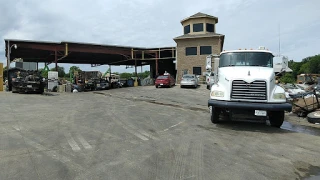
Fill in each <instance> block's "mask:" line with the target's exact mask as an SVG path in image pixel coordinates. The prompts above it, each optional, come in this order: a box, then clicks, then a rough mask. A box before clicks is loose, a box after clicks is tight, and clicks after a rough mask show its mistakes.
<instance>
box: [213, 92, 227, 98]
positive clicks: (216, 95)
mask: <svg viewBox="0 0 320 180" xmlns="http://www.w3.org/2000/svg"><path fill="white" fill-rule="evenodd" d="M211 96H213V97H224V92H223V91H212V92H211Z"/></svg>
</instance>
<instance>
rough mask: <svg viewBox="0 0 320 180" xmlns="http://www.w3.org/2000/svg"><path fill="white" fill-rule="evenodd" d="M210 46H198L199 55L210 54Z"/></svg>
mask: <svg viewBox="0 0 320 180" xmlns="http://www.w3.org/2000/svg"><path fill="white" fill-rule="evenodd" d="M211 53H212V49H211V46H200V55H205V54H211Z"/></svg>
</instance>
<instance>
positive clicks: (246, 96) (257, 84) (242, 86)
mask: <svg viewBox="0 0 320 180" xmlns="http://www.w3.org/2000/svg"><path fill="white" fill-rule="evenodd" d="M231 99H239V100H248V101H249V100H267V84H266V82H265V81H253V82H252V83H247V82H245V81H243V80H234V81H232V91H231Z"/></svg>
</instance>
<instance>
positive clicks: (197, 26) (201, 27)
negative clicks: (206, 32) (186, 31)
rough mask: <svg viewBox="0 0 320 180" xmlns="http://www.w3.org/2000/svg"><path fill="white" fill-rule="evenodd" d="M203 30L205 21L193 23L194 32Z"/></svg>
mask: <svg viewBox="0 0 320 180" xmlns="http://www.w3.org/2000/svg"><path fill="white" fill-rule="evenodd" d="M201 31H203V23H197V24H193V32H201Z"/></svg>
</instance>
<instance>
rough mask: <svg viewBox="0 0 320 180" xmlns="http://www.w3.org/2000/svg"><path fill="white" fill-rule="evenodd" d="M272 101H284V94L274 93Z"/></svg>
mask: <svg viewBox="0 0 320 180" xmlns="http://www.w3.org/2000/svg"><path fill="white" fill-rule="evenodd" d="M273 99H286V95H285V94H284V93H275V94H273Z"/></svg>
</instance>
